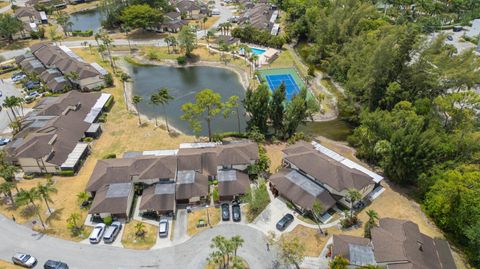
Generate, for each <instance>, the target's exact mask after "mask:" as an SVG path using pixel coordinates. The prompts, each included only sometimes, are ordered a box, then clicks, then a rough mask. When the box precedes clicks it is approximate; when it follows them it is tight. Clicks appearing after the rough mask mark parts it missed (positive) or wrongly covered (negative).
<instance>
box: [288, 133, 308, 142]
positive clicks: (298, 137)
mask: <svg viewBox="0 0 480 269" xmlns="http://www.w3.org/2000/svg"><path fill="white" fill-rule="evenodd" d="M300 140H305V141H307V142H310V141H312V138H311V137H310V136H308V135H306V134H305V133H303V132H296V133H294V134H293V135H292V136H291V137H290V138H289V139H288V141H287V142H288V144H289V145H291V144H295V142H297V141H300Z"/></svg>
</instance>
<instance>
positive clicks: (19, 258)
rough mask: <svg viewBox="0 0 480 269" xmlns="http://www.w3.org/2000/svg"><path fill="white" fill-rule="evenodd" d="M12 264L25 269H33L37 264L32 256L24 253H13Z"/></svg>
mask: <svg viewBox="0 0 480 269" xmlns="http://www.w3.org/2000/svg"><path fill="white" fill-rule="evenodd" d="M12 262H13V264H16V265H20V266H23V267H27V268H33V267H34V266H35V265H36V264H37V259H36V258H35V257H33V256H32V255H28V254H24V253H15V255H13V257H12Z"/></svg>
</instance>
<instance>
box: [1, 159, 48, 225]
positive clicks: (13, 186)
mask: <svg viewBox="0 0 480 269" xmlns="http://www.w3.org/2000/svg"><path fill="white" fill-rule="evenodd" d="M13 167H15V166H6V167H2V169H1V172H2V173H1V175H0V176H2V177H4V178H5V182H4V183H2V184H0V192H1V193H3V194H4V195H5V196H7V197H8V198H9V199H10V200H11V202H12V206H13V207H17V206H30V207H31V208H32V209H33V211H34V212H35V214H36V215H37V217H38V219H39V221H40V224H41V225H42V227H43V229H45V221H44V220H43V218H42V213H41V212H40V211H39V205H38V204H37V201H43V202H44V203H45V205H46V206H47V209H48V212H49V213H50V214H51V213H52V208H51V207H50V205H51V203H53V201H52V199H51V194H52V193H56V192H57V189H56V188H55V186H54V184H53V181H52V180H51V179H48V180H47V183H45V184H40V183H38V185H37V186H36V187H33V188H31V189H29V190H25V189H18V186H17V182H16V181H15V179H14V178H13V179H12V178H11V176H9V175H10V174H14V173H15V171H16V170H18V168H16V167H15V168H13ZM5 175H7V177H5ZM13 190H15V191H16V195H15V196H13Z"/></svg>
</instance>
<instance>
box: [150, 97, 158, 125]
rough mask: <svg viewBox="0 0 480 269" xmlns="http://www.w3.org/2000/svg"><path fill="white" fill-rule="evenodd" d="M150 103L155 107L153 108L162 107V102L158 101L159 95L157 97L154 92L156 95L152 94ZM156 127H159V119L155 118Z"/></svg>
mask: <svg viewBox="0 0 480 269" xmlns="http://www.w3.org/2000/svg"><path fill="white" fill-rule="evenodd" d="M148 103H149V104H151V105H153V106H158V105H160V102H159V101H158V95H157V93H156V92H154V93H152V95H150V102H148ZM155 127H158V121H157V117H155Z"/></svg>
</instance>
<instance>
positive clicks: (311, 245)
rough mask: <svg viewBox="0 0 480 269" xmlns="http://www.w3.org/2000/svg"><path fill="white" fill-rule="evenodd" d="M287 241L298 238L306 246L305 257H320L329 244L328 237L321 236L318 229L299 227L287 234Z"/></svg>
mask: <svg viewBox="0 0 480 269" xmlns="http://www.w3.org/2000/svg"><path fill="white" fill-rule="evenodd" d="M283 236H285V237H286V238H287V239H293V238H295V237H296V238H298V239H299V241H300V242H302V243H303V245H304V246H305V255H306V256H312V257H318V255H320V253H321V252H322V249H323V248H324V247H325V244H326V243H327V240H328V237H325V236H323V235H321V234H320V233H319V231H318V229H313V228H308V227H305V226H303V225H297V227H295V228H294V229H293V230H292V231H291V232H289V233H285V234H284V235H283Z"/></svg>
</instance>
